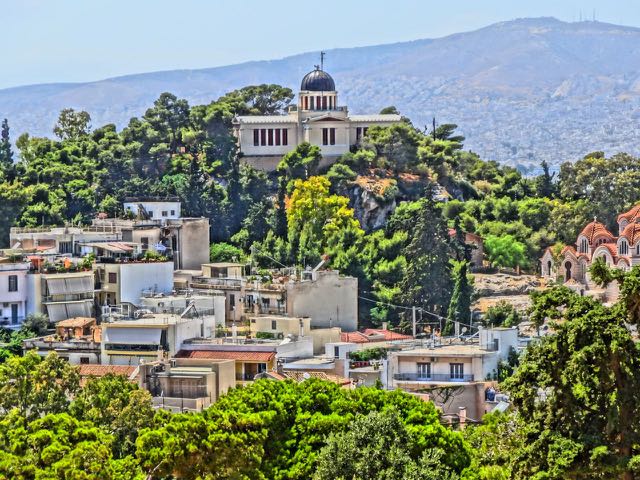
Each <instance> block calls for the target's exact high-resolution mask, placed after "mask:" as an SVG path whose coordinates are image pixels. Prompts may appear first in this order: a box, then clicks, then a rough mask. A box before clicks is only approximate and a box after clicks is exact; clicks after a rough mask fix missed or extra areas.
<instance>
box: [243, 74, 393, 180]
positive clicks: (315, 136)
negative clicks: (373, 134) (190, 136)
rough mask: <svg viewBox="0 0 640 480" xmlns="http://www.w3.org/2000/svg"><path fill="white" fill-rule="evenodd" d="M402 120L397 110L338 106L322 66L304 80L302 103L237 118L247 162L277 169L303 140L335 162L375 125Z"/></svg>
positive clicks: (333, 87) (325, 160) (325, 162)
mask: <svg viewBox="0 0 640 480" xmlns="http://www.w3.org/2000/svg"><path fill="white" fill-rule="evenodd" d="M400 120H401V117H400V115H395V114H371V115H350V114H349V110H348V109H347V107H346V106H341V105H339V104H338V92H337V91H336V85H335V82H334V81H333V78H331V75H329V74H328V73H327V72H325V71H324V70H322V69H321V68H320V67H319V66H316V69H315V70H313V71H311V72H309V73H307V74H306V75H305V76H304V78H303V79H302V84H301V85H300V93H299V94H298V103H297V105H291V106H289V111H288V112H287V114H286V115H266V116H260V115H246V116H238V117H236V118H235V119H234V133H235V135H236V138H237V139H238V145H239V147H240V152H241V153H242V157H243V161H245V162H247V163H249V164H251V165H253V166H254V167H255V168H258V169H261V170H266V171H272V170H275V169H276V167H277V166H278V163H279V162H280V160H281V159H282V156H283V155H285V154H286V153H288V152H289V151H291V150H293V149H294V148H295V147H296V146H298V145H299V144H301V143H303V142H309V143H310V144H312V145H317V146H319V147H320V149H321V151H322V163H321V164H322V165H328V164H331V163H333V162H334V161H335V160H336V159H337V158H338V157H339V156H340V155H342V154H344V153H346V152H348V151H349V149H350V147H351V146H352V145H356V144H357V143H358V142H359V141H360V139H361V138H362V137H363V136H364V135H365V134H366V133H367V129H368V128H369V127H371V126H373V125H381V126H386V125H391V124H393V123H397V122H399V121H400Z"/></svg>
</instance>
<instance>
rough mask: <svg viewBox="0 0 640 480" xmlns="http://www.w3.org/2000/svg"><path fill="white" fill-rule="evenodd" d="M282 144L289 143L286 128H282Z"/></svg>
mask: <svg viewBox="0 0 640 480" xmlns="http://www.w3.org/2000/svg"><path fill="white" fill-rule="evenodd" d="M282 145H289V130H288V129H286V128H283V129H282Z"/></svg>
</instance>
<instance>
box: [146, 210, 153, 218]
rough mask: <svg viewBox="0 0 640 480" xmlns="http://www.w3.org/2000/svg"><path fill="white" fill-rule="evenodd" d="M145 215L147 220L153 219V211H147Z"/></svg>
mask: <svg viewBox="0 0 640 480" xmlns="http://www.w3.org/2000/svg"><path fill="white" fill-rule="evenodd" d="M147 213H148V214H149V218H153V210H147Z"/></svg>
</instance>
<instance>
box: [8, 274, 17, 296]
mask: <svg viewBox="0 0 640 480" xmlns="http://www.w3.org/2000/svg"><path fill="white" fill-rule="evenodd" d="M9 291H10V292H17V291H18V276H17V275H9Z"/></svg>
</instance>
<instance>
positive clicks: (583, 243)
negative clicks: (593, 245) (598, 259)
mask: <svg viewBox="0 0 640 480" xmlns="http://www.w3.org/2000/svg"><path fill="white" fill-rule="evenodd" d="M588 251H589V242H588V241H587V239H586V238H583V239H581V240H580V249H579V252H580V253H587V252H588Z"/></svg>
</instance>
